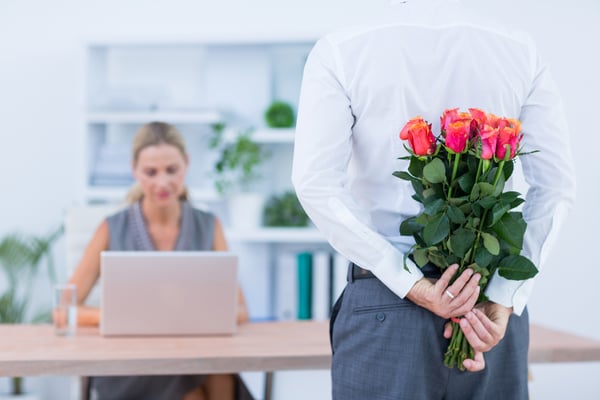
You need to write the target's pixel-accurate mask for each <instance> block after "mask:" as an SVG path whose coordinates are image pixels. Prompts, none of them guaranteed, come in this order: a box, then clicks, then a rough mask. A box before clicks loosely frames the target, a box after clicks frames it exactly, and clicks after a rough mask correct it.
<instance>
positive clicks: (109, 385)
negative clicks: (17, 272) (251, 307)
mask: <svg viewBox="0 0 600 400" xmlns="http://www.w3.org/2000/svg"><path fill="white" fill-rule="evenodd" d="M188 163H189V160H188V155H187V152H186V150H185V144H184V141H183V138H182V136H181V134H180V133H179V132H178V131H177V129H176V128H175V127H174V126H172V125H169V124H166V123H163V122H152V123H149V124H146V125H144V126H142V127H141V128H140V129H139V131H138V132H137V134H136V136H135V138H134V140H133V154H132V169H133V175H134V177H135V179H136V181H137V184H136V185H135V186H134V187H133V189H132V190H131V191H130V193H129V194H128V196H127V200H128V203H129V206H128V207H127V208H126V209H124V210H122V211H120V212H118V213H116V214H114V215H112V216H110V217H108V218H107V219H106V220H105V221H103V222H102V224H101V225H100V226H99V227H98V229H97V230H96V232H95V234H94V236H93V238H92V240H91V241H90V243H89V244H88V246H87V248H86V250H85V252H84V254H83V257H82V259H81V261H80V263H79V266H78V267H77V269H76V270H75V272H74V274H73V276H72V278H71V280H70V283H73V284H75V285H77V296H78V299H77V300H78V304H79V310H78V324H79V325H80V326H95V325H98V324H99V321H100V310H99V309H98V308H92V307H87V306H84V305H83V303H84V301H85V299H86V297H87V296H88V294H89V293H90V290H91V289H92V287H93V286H94V284H95V283H96V281H97V280H98V277H99V274H100V252H101V251H104V250H114V251H125V250H139V251H150V250H157V251H173V250H181V251H198V250H215V251H225V250H227V242H226V241H225V236H224V234H223V229H222V227H221V224H220V222H219V220H218V219H217V218H216V217H215V216H214V215H212V214H211V213H208V212H204V211H200V210H197V209H194V208H192V206H191V205H190V203H189V202H188V195H187V190H186V188H185V185H184V180H185V175H186V172H187V169H188ZM238 293H239V294H238V299H239V300H238V316H237V320H238V323H243V322H246V321H247V320H248V312H247V308H246V303H245V300H244V296H243V294H242V291H241V289H238ZM236 385H237V386H243V385H241V381H240V380H239V378H238V377H237V376H233V375H209V376H192V375H189V376H138V377H94V378H91V382H90V386H91V391H92V393H95V394H96V396H97V397H96V398H98V399H99V400H102V399H105V398H110V399H120V398H127V399H129V398H143V399H183V400H210V399H219V400H224V399H234V398H236V395H235V391H236Z"/></svg>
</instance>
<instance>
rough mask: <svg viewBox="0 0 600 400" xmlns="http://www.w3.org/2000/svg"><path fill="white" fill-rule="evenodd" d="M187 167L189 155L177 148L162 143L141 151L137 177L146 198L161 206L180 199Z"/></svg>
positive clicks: (134, 170)
mask: <svg viewBox="0 0 600 400" xmlns="http://www.w3.org/2000/svg"><path fill="white" fill-rule="evenodd" d="M187 166H188V160H187V157H185V156H184V155H183V154H182V153H181V151H179V149H178V148H177V147H175V146H172V145H170V144H166V143H161V144H159V145H155V146H148V147H145V148H144V149H142V150H141V151H140V152H139V154H138V159H137V163H135V164H134V165H133V176H134V177H135V179H136V180H137V181H138V183H139V184H140V186H141V188H142V192H143V193H144V197H145V198H147V199H148V200H151V201H152V202H153V203H155V204H156V205H159V206H161V205H167V204H169V203H171V202H174V201H178V200H179V195H180V194H181V193H182V191H183V188H184V182H185V174H186V172H187Z"/></svg>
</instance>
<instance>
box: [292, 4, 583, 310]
mask: <svg viewBox="0 0 600 400" xmlns="http://www.w3.org/2000/svg"><path fill="white" fill-rule="evenodd" d="M385 14H386V15H385V16H383V17H382V20H381V21H378V22H377V23H370V24H368V25H365V26H360V27H353V28H348V29H345V30H341V31H339V32H335V33H332V34H329V35H327V36H325V37H324V38H322V39H320V40H319V41H318V42H317V43H316V45H315V47H314V48H313V50H312V52H311V54H310V55H309V57H308V60H307V63H306V66H305V70H304V78H303V82H302V89H301V95H300V103H299V109H298V121H297V131H296V142H295V146H294V162H293V172H292V181H293V183H294V186H295V188H296V191H297V194H298V197H299V199H300V201H301V203H302V205H303V206H304V208H305V210H306V212H307V213H308V215H309V216H310V218H311V219H312V221H313V222H314V224H315V225H316V226H317V228H318V229H319V230H320V231H321V232H322V233H323V234H324V235H325V237H326V238H327V240H328V241H329V242H330V244H331V245H332V246H333V247H334V248H335V249H336V250H337V251H339V252H340V253H341V254H343V255H344V256H346V257H347V258H348V259H349V260H351V261H353V262H354V263H356V264H357V265H359V266H361V267H363V268H366V269H369V270H371V271H372V272H373V274H375V276H376V277H377V278H378V279H379V280H381V281H382V282H383V283H384V284H385V285H386V286H387V287H389V288H390V289H391V290H392V291H393V292H394V293H396V294H397V295H398V296H400V297H404V296H406V294H407V293H408V291H409V290H410V289H411V288H412V286H413V285H414V283H415V282H416V281H417V280H419V279H421V278H422V276H423V275H422V273H421V271H420V269H419V268H418V267H417V266H416V265H414V264H413V263H411V262H410V260H409V261H408V268H409V271H407V270H405V269H404V253H405V252H406V251H408V250H409V249H410V247H411V246H412V245H413V244H414V241H413V239H412V237H409V236H401V235H400V234H399V226H400V223H401V222H402V221H403V220H404V219H406V218H408V217H411V216H414V215H416V214H417V213H419V212H420V204H419V203H417V202H416V201H415V200H413V199H412V198H411V195H412V194H413V193H414V192H413V189H412V187H411V185H410V183H409V182H407V181H403V180H400V179H398V178H396V177H394V176H392V173H393V172H394V171H400V170H407V167H408V165H407V162H406V161H404V160H398V157H400V156H405V155H407V153H406V150H405V149H404V147H403V142H402V141H401V140H400V139H399V132H400V130H401V129H402V127H403V126H404V124H405V123H406V122H407V121H408V120H409V119H410V118H413V117H415V116H417V115H420V116H422V117H423V118H425V119H426V120H427V121H429V122H430V123H432V124H433V131H434V134H436V135H437V134H439V118H440V115H441V113H442V111H444V110H445V109H448V108H455V107H459V108H460V109H461V110H462V111H467V109H468V108H469V107H475V108H480V109H482V110H484V111H486V112H491V113H493V114H496V115H499V116H505V117H509V118H518V119H520V120H521V122H522V132H523V134H524V139H523V141H522V145H523V149H524V151H531V150H539V153H535V154H532V155H525V156H522V157H520V158H519V160H520V162H521V163H522V170H523V176H524V177H525V180H526V182H527V184H528V186H529V188H528V192H527V195H526V203H525V205H524V207H523V214H524V218H525V220H526V221H527V224H528V226H527V231H526V234H525V239H524V246H523V252H522V254H523V255H525V256H527V257H529V258H530V259H531V260H532V261H533V262H534V264H536V266H537V267H538V269H541V267H542V265H543V264H544V261H545V258H546V256H547V253H548V249H549V248H550V246H551V242H552V241H553V238H554V237H555V236H556V232H557V231H558V230H559V228H560V226H561V223H562V222H563V220H564V218H565V216H566V211H567V210H568V208H569V207H570V206H571V204H572V202H573V200H574V194H575V182H574V171H573V167H572V162H571V155H570V150H569V138H568V130H567V126H566V122H565V117H564V114H563V111H562V106H561V101H560V98H559V96H558V94H557V91H556V88H555V85H554V83H553V81H552V78H551V77H550V73H549V72H548V69H547V67H546V65H545V64H543V63H542V62H541V60H540V58H539V56H538V54H537V51H536V49H535V47H534V44H533V43H532V41H531V40H530V38H529V37H528V36H527V35H525V34H523V33H520V32H516V31H514V30H510V29H505V28H502V27H498V26H496V25H494V24H493V23H492V22H489V21H485V20H484V19H483V18H482V17H480V16H474V15H472V14H470V13H468V12H467V10H465V9H463V8H462V7H461V6H460V4H459V3H457V2H451V1H448V0H446V1H440V0H437V1H436V0H433V1H423V0H421V1H417V2H414V1H409V2H407V4H397V5H391V6H390V8H389V9H387V10H386V12H385ZM532 284H533V280H532V279H531V280H528V281H511V280H507V279H504V278H502V277H501V276H499V275H496V276H494V277H493V278H492V279H491V281H490V283H489V285H488V288H487V290H486V294H487V295H488V297H489V298H490V299H491V300H492V301H495V302H497V303H500V304H503V305H505V306H512V307H514V312H515V313H517V314H520V313H521V312H522V310H523V308H524V307H525V304H526V302H527V299H528V297H529V294H530V292H531V288H532Z"/></svg>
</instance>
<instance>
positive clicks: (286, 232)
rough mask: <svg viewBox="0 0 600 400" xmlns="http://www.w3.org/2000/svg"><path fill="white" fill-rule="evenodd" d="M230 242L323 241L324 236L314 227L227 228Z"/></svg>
mask: <svg viewBox="0 0 600 400" xmlns="http://www.w3.org/2000/svg"><path fill="white" fill-rule="evenodd" d="M225 235H226V237H227V239H228V240H229V241H231V242H273V243H325V242H326V241H325V238H324V237H323V235H322V234H321V232H319V231H318V230H317V229H315V228H257V229H253V230H246V231H236V230H235V229H232V230H228V231H227V232H226V233H225Z"/></svg>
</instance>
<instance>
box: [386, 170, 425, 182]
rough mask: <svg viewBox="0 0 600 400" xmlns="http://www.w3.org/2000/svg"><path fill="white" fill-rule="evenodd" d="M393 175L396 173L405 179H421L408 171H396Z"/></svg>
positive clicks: (397, 176)
mask: <svg viewBox="0 0 600 400" xmlns="http://www.w3.org/2000/svg"><path fill="white" fill-rule="evenodd" d="M392 175H394V176H395V177H396V178H400V179H403V180H405V181H413V180H419V179H418V178H415V177H414V176H412V175H411V174H409V173H408V172H406V171H395V172H394V173H393V174H392Z"/></svg>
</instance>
